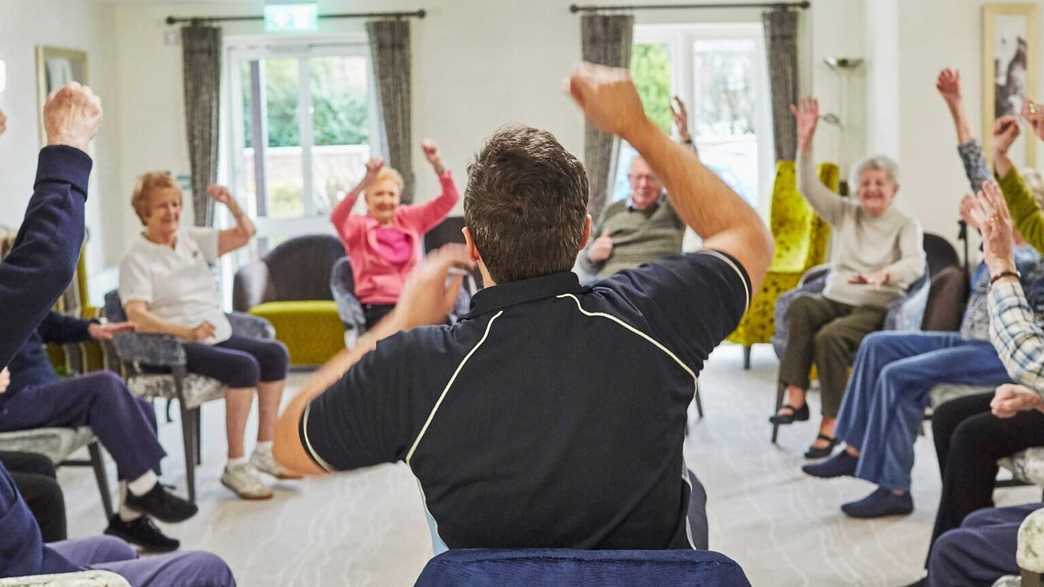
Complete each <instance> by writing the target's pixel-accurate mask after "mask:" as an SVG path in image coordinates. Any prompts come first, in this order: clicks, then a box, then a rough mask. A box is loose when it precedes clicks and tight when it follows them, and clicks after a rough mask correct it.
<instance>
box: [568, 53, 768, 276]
mask: <svg viewBox="0 0 1044 587" xmlns="http://www.w3.org/2000/svg"><path fill="white" fill-rule="evenodd" d="M569 93H570V94H571V95H572V96H573V99H574V100H575V101H576V102H577V104H578V105H579V106H580V108H581V109H582V110H583V111H584V115H585V116H586V117H587V119H588V120H590V121H591V123H592V124H594V125H595V126H597V127H598V128H600V129H601V130H603V131H605V132H609V133H612V134H614V135H617V136H619V137H620V138H622V139H623V140H625V141H627V142H628V143H630V144H631V145H632V146H633V147H634V148H635V149H637V151H638V152H639V153H640V154H641V156H642V158H643V159H645V161H646V163H648V164H649V166H650V167H652V170H653V172H654V173H655V174H656V176H657V177H659V178H660V179H661V180H663V183H664V185H665V186H666V187H667V193H668V196H669V197H670V200H671V203H672V204H673V205H674V208H675V210H676V211H677V212H678V216H680V217H681V219H682V220H683V221H684V222H685V224H687V225H688V226H689V227H690V228H692V229H693V230H694V231H696V234H699V235H701V236H702V237H703V239H704V246H705V247H706V248H708V249H717V250H720V251H722V252H725V253H728V254H729V255H731V256H732V257H734V258H735V259H736V260H738V261H739V262H740V263H741V264H742V265H743V268H744V269H746V270H747V274H748V275H749V276H750V281H751V284H752V286H753V288H754V291H757V289H758V286H759V285H760V284H761V280H762V278H763V277H764V276H765V272H766V271H767V269H768V266H769V263H770V262H771V261H772V250H773V244H772V237H771V235H770V234H769V231H768V229H767V228H766V227H765V224H764V223H763V222H762V221H761V218H760V217H759V216H758V214H757V212H755V211H754V210H753V209H752V208H751V207H750V206H749V205H747V203H746V202H744V201H743V198H741V197H740V196H739V195H738V194H736V192H734V191H732V189H730V188H729V186H727V185H726V184H725V182H723V181H722V180H721V179H720V178H719V177H718V176H717V175H715V174H714V173H713V172H712V171H710V170H709V169H707V168H706V167H704V166H703V164H701V163H700V160H699V158H698V157H697V156H696V154H695V153H693V152H692V150H691V149H688V148H686V147H684V146H682V145H678V144H676V143H675V142H673V141H671V139H670V137H668V136H667V135H665V134H664V133H663V132H662V131H661V130H660V129H659V128H657V127H656V125H655V124H653V123H652V121H650V120H649V119H648V117H647V116H646V115H645V111H644V110H643V109H642V103H641V100H640V98H639V97H638V91H637V90H636V89H635V86H634V82H632V81H631V77H630V74H629V73H628V72H627V70H625V69H612V68H608V67H602V66H598V65H590V64H586V63H585V64H583V65H582V66H580V68H578V69H577V70H576V71H575V72H574V73H573V75H572V76H571V77H570V79H569Z"/></svg>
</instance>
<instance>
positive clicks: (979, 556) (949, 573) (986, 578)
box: [928, 503, 1044, 587]
mask: <svg viewBox="0 0 1044 587" xmlns="http://www.w3.org/2000/svg"><path fill="white" fill-rule="evenodd" d="M1041 507H1044V504H1041V503H1030V504H1026V505H1019V506H1014V507H1006V508H987V509H983V510H979V511H977V512H974V513H972V514H969V515H968V516H967V517H966V518H964V522H963V523H962V524H961V527H960V528H957V529H955V530H950V531H949V532H947V533H945V534H943V535H942V536H940V537H939V539H938V540H936V541H935V546H934V547H932V555H931V558H929V559H928V585H929V586H930V587H957V586H960V585H991V584H993V582H994V581H996V580H997V579H999V578H1001V577H1003V576H1004V575H1018V574H1019V566H1018V564H1016V563H1015V549H1016V548H1017V547H1018V537H1019V524H1021V523H1022V521H1023V520H1025V519H1026V516H1028V515H1030V514H1032V513H1033V512H1035V511H1037V510H1039V509H1040V508H1041Z"/></svg>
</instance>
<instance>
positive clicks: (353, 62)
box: [309, 57, 370, 211]
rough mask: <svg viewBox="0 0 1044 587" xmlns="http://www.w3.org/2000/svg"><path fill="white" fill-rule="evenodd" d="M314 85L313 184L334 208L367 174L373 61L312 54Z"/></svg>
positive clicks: (321, 206)
mask: <svg viewBox="0 0 1044 587" xmlns="http://www.w3.org/2000/svg"><path fill="white" fill-rule="evenodd" d="M309 68H310V71H311V90H312V129H313V134H314V137H315V147H313V148H312V174H313V175H312V185H313V186H314V190H315V199H316V208H317V209H318V210H320V211H328V210H329V209H330V206H331V205H332V203H333V202H335V201H336V199H337V194H338V192H340V191H343V190H348V189H351V187H352V186H353V185H355V183H356V182H357V181H358V180H359V179H361V178H362V174H363V171H364V166H363V164H364V163H365V161H366V159H368V158H369V156H370V121H369V116H370V111H369V76H368V70H369V67H368V65H367V63H366V58H365V57H314V58H312V59H310V60H309Z"/></svg>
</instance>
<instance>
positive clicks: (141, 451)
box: [0, 371, 167, 481]
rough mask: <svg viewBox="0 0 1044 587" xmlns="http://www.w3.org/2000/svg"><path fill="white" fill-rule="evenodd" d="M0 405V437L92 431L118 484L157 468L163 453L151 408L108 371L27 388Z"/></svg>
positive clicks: (3, 396) (7, 397)
mask: <svg viewBox="0 0 1044 587" xmlns="http://www.w3.org/2000/svg"><path fill="white" fill-rule="evenodd" d="M5 396H6V397H5ZM0 401H2V403H0V432H10V431H14V430H29V429H32V428H44V427H48V426H56V427H62V426H69V427H74V426H90V427H91V430H93V431H94V435H95V436H97V437H98V440H99V441H100V442H101V444H102V446H104V447H105V450H107V451H109V454H110V455H112V459H113V460H114V461H116V471H117V473H118V475H119V479H120V480H121V481H133V480H134V479H137V478H138V477H141V476H142V475H143V474H145V472H146V471H148V470H150V469H155V468H156V467H157V465H158V464H159V462H160V460H161V459H162V458H163V457H165V456H166V454H167V453H165V452H164V451H163V447H162V446H160V443H159V440H158V439H157V438H156V412H155V411H154V410H153V409H152V404H151V403H149V402H148V401H146V400H143V399H141V398H136V397H134V396H133V395H131V393H130V391H129V390H128V389H127V386H126V385H124V383H123V380H122V379H120V378H119V377H118V376H117V375H116V374H115V373H113V372H111V371H98V372H96V373H91V374H89V375H83V376H81V377H73V378H70V379H65V380H63V381H58V382H55V383H49V384H44V385H30V386H27V387H24V388H22V389H19V390H16V391H13V392H11V391H9V392H8V393H6V394H4V395H0Z"/></svg>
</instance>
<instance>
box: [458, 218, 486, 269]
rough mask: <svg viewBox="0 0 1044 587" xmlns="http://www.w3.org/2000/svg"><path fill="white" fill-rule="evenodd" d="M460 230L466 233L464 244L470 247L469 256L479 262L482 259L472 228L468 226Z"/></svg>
mask: <svg viewBox="0 0 1044 587" xmlns="http://www.w3.org/2000/svg"><path fill="white" fill-rule="evenodd" d="M460 232H461V233H462V234H463V235H464V246H465V247H467V249H468V258H469V259H471V260H472V261H474V262H476V263H478V262H479V261H481V260H482V257H481V255H479V250H478V247H476V246H475V239H474V237H472V236H471V229H470V228H468V227H467V226H465V227H463V228H461V229H460Z"/></svg>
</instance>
